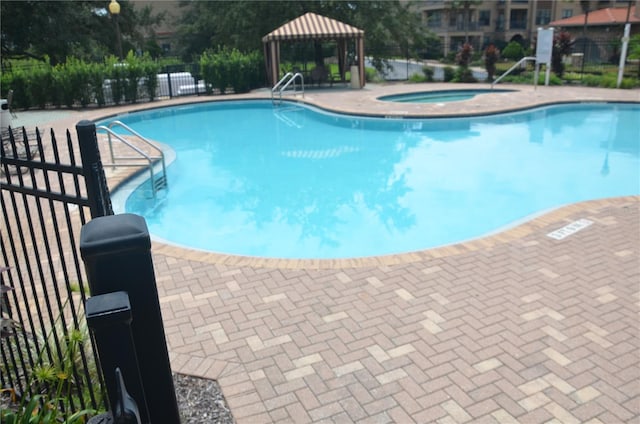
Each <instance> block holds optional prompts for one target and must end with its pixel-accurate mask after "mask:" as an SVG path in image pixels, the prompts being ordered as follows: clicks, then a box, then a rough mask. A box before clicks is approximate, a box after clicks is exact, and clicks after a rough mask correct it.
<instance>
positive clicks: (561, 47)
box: [551, 31, 584, 78]
mask: <svg viewBox="0 0 640 424" xmlns="http://www.w3.org/2000/svg"><path fill="white" fill-rule="evenodd" d="M573 44H574V40H572V39H571V34H569V33H568V32H567V31H560V32H557V33H556V34H555V35H554V36H553V47H552V49H551V70H553V73H554V74H556V75H557V76H558V77H559V78H562V75H563V74H564V63H563V62H562V58H563V57H564V56H566V55H568V54H569V53H571V49H572V47H573ZM582 59H583V61H584V58H582Z"/></svg>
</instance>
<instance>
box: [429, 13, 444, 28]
mask: <svg viewBox="0 0 640 424" xmlns="http://www.w3.org/2000/svg"><path fill="white" fill-rule="evenodd" d="M427 26H428V27H431V28H440V27H441V26H442V12H441V11H440V10H435V11H433V12H429V14H428V15H427Z"/></svg>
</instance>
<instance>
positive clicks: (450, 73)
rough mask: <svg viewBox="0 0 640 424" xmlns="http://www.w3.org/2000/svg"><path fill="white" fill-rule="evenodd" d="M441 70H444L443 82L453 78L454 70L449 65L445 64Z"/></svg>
mask: <svg viewBox="0 0 640 424" xmlns="http://www.w3.org/2000/svg"><path fill="white" fill-rule="evenodd" d="M442 71H443V72H444V78H443V80H444V82H449V81H451V80H453V78H454V76H455V74H456V71H455V70H454V69H453V68H452V67H451V66H445V67H444V68H443V69H442Z"/></svg>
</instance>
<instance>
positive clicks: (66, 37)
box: [0, 0, 162, 65]
mask: <svg viewBox="0 0 640 424" xmlns="http://www.w3.org/2000/svg"><path fill="white" fill-rule="evenodd" d="M119 3H120V7H121V12H120V16H119V20H120V21H119V23H120V29H121V33H122V35H123V44H124V46H123V47H125V48H126V50H128V49H132V48H133V49H137V48H140V49H142V47H143V39H144V37H143V31H144V30H145V28H147V27H148V26H150V25H153V24H155V23H158V21H159V20H160V19H162V16H160V15H155V16H154V15H152V14H151V12H150V9H144V8H143V9H142V10H137V9H135V8H134V7H133V6H132V4H131V2H130V1H129V0H119ZM107 4H108V2H107V1H106V0H105V1H104V2H100V3H97V2H95V1H87V0H83V1H73V2H72V1H34V0H27V1H12V0H3V1H1V2H0V28H1V33H2V59H3V60H5V59H9V58H20V57H32V58H36V59H40V60H44V58H45V56H47V57H49V58H50V61H51V64H52V65H55V64H57V63H61V62H65V61H66V58H67V57H69V56H75V57H78V58H82V59H90V60H97V59H102V58H103V57H104V56H105V55H108V54H114V53H116V32H115V29H114V26H113V23H112V21H111V17H110V16H109V12H107V10H106V5H107Z"/></svg>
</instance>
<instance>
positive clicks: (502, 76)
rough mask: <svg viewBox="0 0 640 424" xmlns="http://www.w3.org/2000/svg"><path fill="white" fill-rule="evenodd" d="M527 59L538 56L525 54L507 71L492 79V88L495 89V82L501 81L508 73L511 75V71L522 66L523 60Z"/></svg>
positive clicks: (534, 58) (533, 58)
mask: <svg viewBox="0 0 640 424" xmlns="http://www.w3.org/2000/svg"><path fill="white" fill-rule="evenodd" d="M527 60H536V57H535V56H525V57H523V58H522V59H520V60H519V61H518V62H517V63H516V64H515V65H513V66H512V67H511V68H509V69H507V72H505V73H504V74H502V75H500V76H499V77H498V78H496V79H495V80H494V81H492V82H491V88H492V89H493V86H494V85H495V84H497V83H499V82H500V80H501V79H502V78H504V77H506V76H507V75H509V73H510V72H511V71H513V70H514V69H516V68H517V67H518V66H520V65H521V64H522V63H523V62H526V61H527Z"/></svg>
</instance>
